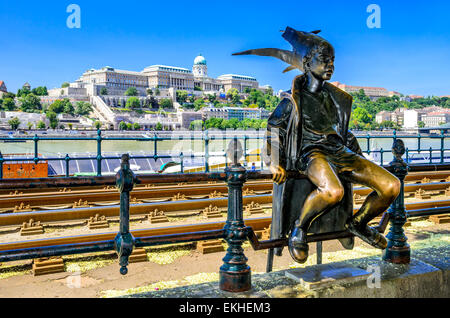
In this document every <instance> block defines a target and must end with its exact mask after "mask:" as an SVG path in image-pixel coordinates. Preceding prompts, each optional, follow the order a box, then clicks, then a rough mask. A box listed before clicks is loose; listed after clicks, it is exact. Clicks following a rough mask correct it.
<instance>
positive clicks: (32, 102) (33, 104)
mask: <svg viewBox="0 0 450 318" xmlns="http://www.w3.org/2000/svg"><path fill="white" fill-rule="evenodd" d="M20 102H21V105H20V110H21V111H23V112H26V113H32V112H36V111H40V110H41V109H42V105H41V100H40V99H39V98H38V97H36V95H34V94H31V93H30V94H28V95H26V96H25V97H21V98H20Z"/></svg>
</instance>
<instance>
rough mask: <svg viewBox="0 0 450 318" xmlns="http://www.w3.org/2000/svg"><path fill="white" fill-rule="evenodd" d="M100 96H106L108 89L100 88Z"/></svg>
mask: <svg viewBox="0 0 450 318" xmlns="http://www.w3.org/2000/svg"><path fill="white" fill-rule="evenodd" d="M100 95H108V89H107V88H106V87H102V88H101V89H100Z"/></svg>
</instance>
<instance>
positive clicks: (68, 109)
mask: <svg viewBox="0 0 450 318" xmlns="http://www.w3.org/2000/svg"><path fill="white" fill-rule="evenodd" d="M47 111H50V112H54V113H56V114H61V113H66V114H72V115H73V114H74V113H75V108H74V107H73V105H72V103H71V102H70V100H69V99H68V98H64V99H58V100H55V101H54V102H53V103H52V104H51V105H50V106H49V107H48V109H47Z"/></svg>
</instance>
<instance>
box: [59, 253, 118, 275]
mask: <svg viewBox="0 0 450 318" xmlns="http://www.w3.org/2000/svg"><path fill="white" fill-rule="evenodd" d="M115 262H117V256H116V255H114V254H102V255H92V256H84V257H80V256H78V255H69V256H65V257H64V270H65V271H66V272H71V273H75V272H81V273H84V272H87V271H89V270H91V269H96V268H100V267H104V266H108V265H111V264H113V263H115Z"/></svg>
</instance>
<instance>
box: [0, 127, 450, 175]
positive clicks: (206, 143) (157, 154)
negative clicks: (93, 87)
mask: <svg viewBox="0 0 450 318" xmlns="http://www.w3.org/2000/svg"><path fill="white" fill-rule="evenodd" d="M356 137H357V139H359V140H365V141H364V142H362V143H361V146H365V147H363V148H365V149H363V153H366V154H368V155H371V154H379V159H380V160H379V164H380V165H383V164H384V163H385V162H386V154H391V153H392V151H391V150H390V149H387V150H386V149H383V148H380V149H371V141H372V140H376V139H392V140H395V139H397V138H402V139H416V140H417V147H416V148H408V147H407V148H406V158H405V161H406V162H408V163H409V162H411V160H412V155H411V154H412V153H417V154H426V155H428V159H427V160H428V163H430V164H431V163H433V162H436V161H438V162H439V163H444V162H445V159H446V157H445V152H446V151H447V152H450V148H446V147H445V140H446V139H448V138H450V134H444V131H443V130H441V133H440V135H437V134H428V135H423V134H402V135H399V134H397V132H396V131H395V130H394V131H393V133H392V135H370V134H367V135H359V134H357V135H356ZM235 138H238V139H240V140H242V141H243V150H244V158H245V159H247V158H252V157H253V158H255V160H254V161H257V159H258V158H259V161H260V164H259V167H260V169H261V170H263V169H264V163H263V161H262V159H261V157H260V155H259V154H251V153H249V141H251V140H258V141H261V142H262V143H263V141H264V138H265V137H263V136H260V135H256V136H251V135H249V134H245V133H244V134H243V135H240V136H237V137H236V136H232V135H228V134H223V135H220V137H219V138H218V137H217V136H214V135H211V136H210V135H209V133H208V131H207V130H206V131H204V132H203V133H202V135H201V136H195V135H191V136H189V134H186V135H177V136H175V135H174V136H172V137H158V136H157V135H156V134H155V135H154V136H152V137H103V136H102V132H101V130H98V132H97V136H96V137H79V138H78V137H42V136H38V135H37V134H35V135H34V136H33V137H12V138H11V137H0V142H2V141H3V142H20V141H32V142H33V143H34V153H33V158H24V157H14V158H6V157H5V156H4V155H2V153H0V179H2V178H3V164H4V163H7V162H27V161H28V162H29V161H33V162H34V163H36V164H37V163H38V162H42V161H48V162H53V161H61V162H63V163H64V167H65V168H64V175H65V177H70V168H69V167H70V163H71V162H72V161H75V160H82V161H84V160H93V161H95V163H96V164H95V166H96V169H95V171H96V175H97V176H102V175H103V174H102V172H103V171H102V161H105V160H114V159H116V160H117V159H120V156H105V155H103V154H102V144H103V142H104V141H143V142H153V154H151V155H142V156H138V155H133V156H130V159H153V160H155V161H156V160H158V159H173V160H177V161H179V164H180V172H181V173H183V172H184V170H185V164H184V162H185V159H189V158H190V159H194V158H201V159H203V160H204V171H205V172H210V171H211V169H210V163H209V162H210V159H211V158H214V157H222V158H224V159H225V158H226V154H225V153H223V154H217V153H215V154H214V153H211V152H210V147H211V141H213V140H229V139H235ZM425 138H426V139H431V140H433V139H439V140H440V147H439V148H433V147H428V148H422V144H423V139H425ZM62 140H63V141H95V142H96V146H97V147H96V148H97V151H96V155H95V156H81V157H74V156H70V155H69V154H66V156H64V157H45V158H43V157H42V156H40V155H39V142H40V141H62ZM180 140H184V141H201V142H202V147H203V149H204V152H203V153H201V154H194V153H191V154H186V153H183V152H180V153H178V154H170V155H166V154H163V153H161V151H160V147H159V145H158V144H159V143H162V142H165V141H180ZM262 143H261V144H260V145H261V147H262ZM436 153H439V155H437V156H436ZM433 155H434V156H435V157H433ZM449 160H450V158H449Z"/></svg>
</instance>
